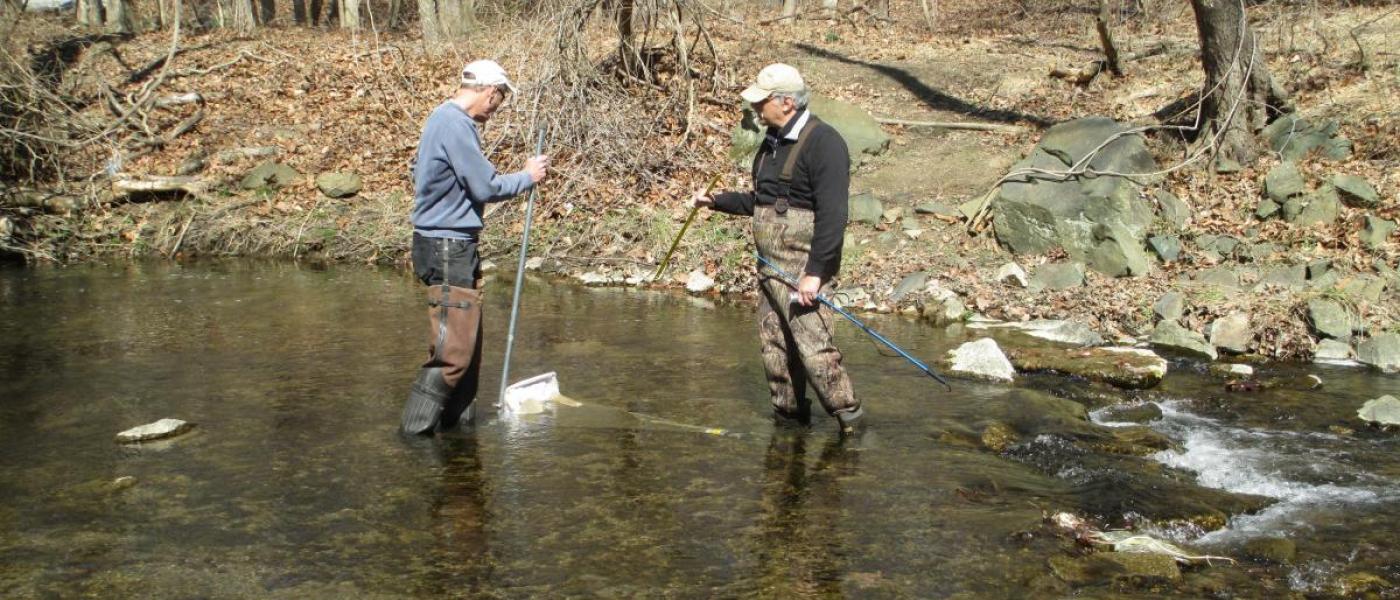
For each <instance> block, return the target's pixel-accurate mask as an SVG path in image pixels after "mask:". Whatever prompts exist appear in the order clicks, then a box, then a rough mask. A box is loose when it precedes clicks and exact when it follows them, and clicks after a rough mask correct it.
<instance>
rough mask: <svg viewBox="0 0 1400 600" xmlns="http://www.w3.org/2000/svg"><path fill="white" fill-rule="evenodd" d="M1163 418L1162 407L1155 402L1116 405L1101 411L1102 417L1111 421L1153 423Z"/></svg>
mask: <svg viewBox="0 0 1400 600" xmlns="http://www.w3.org/2000/svg"><path fill="white" fill-rule="evenodd" d="M1161 418H1162V407H1160V406H1157V404H1156V403H1155V402H1143V403H1141V404H1127V405H1122V406H1114V407H1110V408H1106V409H1103V412H1102V413H1101V419H1102V420H1103V421H1106V422H1109V423H1151V422H1152V421H1156V420H1158V419H1161Z"/></svg>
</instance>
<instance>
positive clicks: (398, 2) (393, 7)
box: [384, 0, 403, 29]
mask: <svg viewBox="0 0 1400 600" xmlns="http://www.w3.org/2000/svg"><path fill="white" fill-rule="evenodd" d="M402 20H403V0H389V18H388V19H386V20H385V23H384V28H385V29H398V28H399V21H402Z"/></svg>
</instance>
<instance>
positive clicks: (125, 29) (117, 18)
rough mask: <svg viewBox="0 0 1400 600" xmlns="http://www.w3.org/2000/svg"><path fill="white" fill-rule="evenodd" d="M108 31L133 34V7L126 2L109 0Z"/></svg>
mask: <svg viewBox="0 0 1400 600" xmlns="http://www.w3.org/2000/svg"><path fill="white" fill-rule="evenodd" d="M106 7H107V15H106V17H107V23H106V24H107V31H109V32H111V33H131V12H130V11H131V5H130V4H127V2H126V0H107V2H106Z"/></svg>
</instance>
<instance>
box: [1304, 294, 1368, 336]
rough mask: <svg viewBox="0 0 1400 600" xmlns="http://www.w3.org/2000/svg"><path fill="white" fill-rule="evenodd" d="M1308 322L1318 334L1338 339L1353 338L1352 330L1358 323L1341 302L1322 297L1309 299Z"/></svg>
mask: <svg viewBox="0 0 1400 600" xmlns="http://www.w3.org/2000/svg"><path fill="white" fill-rule="evenodd" d="M1308 323H1309V324H1311V325H1312V330H1313V331H1314V332H1316V333H1317V334H1318V335H1320V336H1322V337H1328V338H1332V339H1336V340H1349V339H1351V332H1352V330H1353V329H1356V326H1357V325H1358V323H1357V322H1356V319H1355V318H1353V317H1352V316H1351V312H1350V311H1348V310H1347V309H1346V307H1343V306H1342V305H1341V303H1339V302H1335V301H1332V300H1325V299H1322V298H1315V299H1312V300H1309V301H1308Z"/></svg>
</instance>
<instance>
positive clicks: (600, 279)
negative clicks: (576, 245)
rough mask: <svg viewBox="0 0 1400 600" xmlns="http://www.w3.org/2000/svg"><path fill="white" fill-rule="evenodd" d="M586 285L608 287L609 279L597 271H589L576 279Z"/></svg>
mask: <svg viewBox="0 0 1400 600" xmlns="http://www.w3.org/2000/svg"><path fill="white" fill-rule="evenodd" d="M575 278H576V279H578V280H579V282H580V283H582V284H584V285H606V284H607V283H608V281H609V279H610V278H609V277H608V276H607V275H604V274H602V273H599V272H597V271H589V272H587V273H583V274H581V275H577V276H576V277H575Z"/></svg>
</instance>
